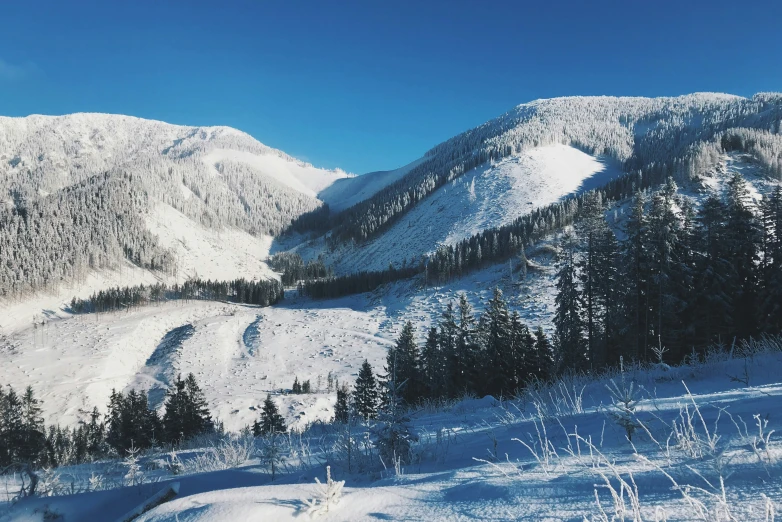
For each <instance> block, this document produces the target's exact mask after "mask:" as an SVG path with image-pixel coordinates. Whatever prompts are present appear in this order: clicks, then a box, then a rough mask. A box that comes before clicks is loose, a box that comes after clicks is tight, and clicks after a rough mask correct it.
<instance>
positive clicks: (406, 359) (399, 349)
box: [383, 321, 423, 404]
mask: <svg viewBox="0 0 782 522" xmlns="http://www.w3.org/2000/svg"><path fill="white" fill-rule="evenodd" d="M420 359H421V356H420V352H419V350H418V345H417V344H416V342H415V329H414V328H413V323H412V322H410V321H408V322H407V323H405V325H404V327H402V332H401V333H400V334H399V339H397V341H396V345H395V346H394V348H392V349H390V350H389V351H388V355H387V356H386V375H387V377H386V379H388V378H389V377H388V376H390V375H396V376H397V378H398V379H400V380H402V381H404V382H406V383H407V384H406V385H405V389H404V391H403V392H402V393H403V397H402V398H403V399H404V401H405V402H407V403H408V404H412V403H414V402H415V401H417V400H418V399H419V398H420V397H421V393H422V391H423V389H422V386H421V367H420V365H421V361H420ZM383 400H384V402H385V401H386V400H387V398H386V397H385V396H384V397H383Z"/></svg>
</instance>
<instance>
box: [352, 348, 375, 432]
mask: <svg viewBox="0 0 782 522" xmlns="http://www.w3.org/2000/svg"><path fill="white" fill-rule="evenodd" d="M377 388H378V385H377V380H376V379H375V375H374V374H373V373H372V366H371V365H370V364H369V361H367V360H366V359H365V360H364V363H363V364H362V365H361V369H360V370H359V372H358V378H357V379H356V386H355V387H354V390H353V405H354V408H355V410H356V413H357V414H358V415H359V416H360V417H361V418H362V419H364V420H371V419H374V418H375V417H376V416H377V405H378V390H377Z"/></svg>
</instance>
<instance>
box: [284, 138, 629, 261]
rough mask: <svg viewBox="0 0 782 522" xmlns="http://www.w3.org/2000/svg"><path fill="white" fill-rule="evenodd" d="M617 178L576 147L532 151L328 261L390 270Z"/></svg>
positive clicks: (438, 195) (312, 248)
mask: <svg viewBox="0 0 782 522" xmlns="http://www.w3.org/2000/svg"><path fill="white" fill-rule="evenodd" d="M619 175H621V170H620V169H619V168H618V167H617V166H616V165H615V164H614V163H612V162H610V161H608V160H606V159H604V158H600V157H597V158H596V157H593V156H590V155H589V154H586V153H584V152H581V151H580V150H578V149H576V148H573V147H569V146H565V145H549V146H545V147H538V148H535V149H531V150H528V151H526V152H524V153H522V154H520V155H518V156H514V157H509V158H505V159H503V160H502V161H499V162H497V163H495V164H485V165H482V166H480V167H478V168H475V169H473V170H472V171H470V172H468V173H466V174H465V175H463V176H461V177H459V178H458V179H456V180H454V181H453V182H452V183H450V184H448V185H446V186H443V187H441V188H439V189H438V190H437V191H436V192H435V193H434V194H432V195H431V196H430V197H428V198H427V199H425V200H424V201H422V202H421V203H420V204H419V205H418V206H416V207H415V208H413V209H412V210H411V211H410V212H408V213H406V214H405V215H404V216H402V218H401V219H400V220H399V221H397V222H396V223H395V224H394V225H393V226H392V227H391V228H390V229H389V230H387V231H386V232H384V233H383V234H382V235H381V236H379V237H377V238H376V239H373V240H372V241H369V242H367V243H366V244H363V245H360V246H352V245H349V246H344V247H340V248H338V249H336V251H333V252H328V253H327V255H326V259H327V262H328V263H331V264H333V265H334V268H335V270H336V271H337V273H350V272H355V271H358V270H384V269H386V268H388V264H389V263H398V264H401V263H402V262H403V261H404V260H408V261H409V260H410V258H411V257H413V256H420V255H422V254H426V253H429V252H432V251H434V250H435V249H436V248H437V246H438V245H440V244H453V243H456V242H458V241H461V240H462V239H464V238H466V237H470V236H471V235H473V234H476V233H479V232H481V231H483V230H484V229H486V228H491V227H496V226H501V225H505V224H508V223H510V222H512V221H513V220H514V219H516V218H517V217H519V216H523V215H524V214H527V213H529V212H530V211H532V210H534V209H536V208H538V207H542V206H545V205H548V204H550V203H553V202H556V201H558V200H559V199H560V198H562V197H564V196H566V195H568V194H572V193H574V192H577V191H581V190H588V189H590V188H594V187H598V186H600V185H603V184H605V183H606V182H607V181H609V180H610V179H612V178H614V177H617V176H619ZM322 250H323V244H322V242H320V241H314V242H313V243H311V244H309V245H304V246H302V247H301V248H299V251H300V253H301V254H302V257H317V255H318V254H319V253H320V252H321V251H322Z"/></svg>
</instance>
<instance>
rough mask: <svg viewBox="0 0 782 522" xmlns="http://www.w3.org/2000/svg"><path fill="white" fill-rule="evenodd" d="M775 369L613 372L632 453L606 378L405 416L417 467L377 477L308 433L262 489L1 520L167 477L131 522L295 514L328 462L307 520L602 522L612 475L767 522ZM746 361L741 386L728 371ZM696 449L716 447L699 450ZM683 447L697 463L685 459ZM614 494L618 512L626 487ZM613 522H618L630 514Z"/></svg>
mask: <svg viewBox="0 0 782 522" xmlns="http://www.w3.org/2000/svg"><path fill="white" fill-rule="evenodd" d="M780 364H782V353H780V352H779V351H778V348H776V349H773V348H772V349H767V350H760V351H757V352H755V353H754V354H753V355H751V356H750V357H749V358H748V359H746V360H745V359H743V358H732V357H730V356H729V355H728V354H725V353H723V354H717V353H715V354H713V355H712V356H711V357H710V358H708V359H707V360H705V361H703V362H701V363H698V364H695V365H692V366H684V367H674V368H670V369H669V370H667V371H661V370H659V369H655V368H653V367H652V368H649V369H641V368H628V369H627V371H626V373H625V375H624V378H625V379H626V380H628V381H631V380H632V381H633V382H634V384H635V385H636V387H637V389H639V390H641V391H640V392H639V394H638V398H639V408H638V412H639V413H638V418H639V419H641V420H643V422H644V423H645V425H646V427H647V429H648V430H649V431H648V433H649V434H650V435H651V436H653V437H654V438H655V439H654V440H653V439H652V438H651V437H650V436H648V435H646V432H645V431H643V430H641V431H639V432H638V433H637V434H636V435H635V436H634V437H633V441H632V444H631V443H630V442H628V440H627V439H626V438H625V433H624V430H623V429H622V428H621V427H620V426H618V425H617V424H616V423H615V422H614V421H613V419H612V417H611V416H610V414H609V411H608V409H609V408H610V397H609V394H608V392H607V389H606V384H607V383H609V382H610V380H614V381H615V382H619V381H620V379H621V376H620V375H618V374H616V373H613V374H608V375H603V376H599V377H597V378H587V377H570V378H568V379H566V380H563V381H561V382H560V383H558V384H555V385H554V386H552V387H550V388H547V389H542V390H540V392H541V393H539V394H537V395H536V394H529V395H526V396H525V397H523V398H521V399H517V400H513V401H508V400H507V399H505V400H500V399H494V398H491V397H485V398H482V399H468V400H463V401H459V402H456V403H453V404H450V405H446V406H444V407H441V408H437V409H433V410H432V409H424V410H421V411H418V412H416V413H414V414H413V416H412V423H413V427H414V429H415V430H416V432H417V433H418V434H419V442H418V443H417V444H416V445H415V446H414V448H415V451H416V452H417V454H418V455H420V459H419V460H416V461H415V462H414V463H412V464H409V465H407V466H404V467H403V468H402V470H401V471H402V473H401V474H399V475H397V474H395V473H394V472H393V471H391V470H388V471H383V470H382V467H381V468H380V471H379V472H376V473H369V474H358V473H349V472H348V471H347V470H346V469H345V467H344V466H342V465H340V463H339V462H338V461H336V460H333V456H330V455H331V454H330V453H328V442H326V441H327V437H322V436H321V435H320V434H319V433H318V432H317V431H316V432H313V433H312V434H310V435H305V437H307V438H306V440H305V441H304V443H303V444H305V445H306V446H302V448H304V447H307V448H308V450H309V451H311V452H312V455H311V457H310V458H312V459H314V463H312V464H307V463H305V462H303V461H301V462H300V461H299V460H297V459H296V458H295V457H294V456H291V462H290V463H289V464H290V465H289V467H288V468H286V469H287V471H283V472H282V474H281V476H278V477H277V479H276V480H275V481H274V482H271V477H270V475H269V473H268V472H267V471H266V470H265V469H264V468H263V467H262V466H261V464H260V462H259V461H258V460H257V459H254V458H251V459H250V460H248V461H247V462H246V463H245V464H244V465H242V466H240V467H238V468H235V469H227V470H221V471H212V472H207V473H199V474H187V473H185V474H184V475H179V476H174V477H172V476H171V475H168V474H167V472H166V471H165V470H148V471H146V474H147V477H148V478H147V483H145V484H144V485H142V486H134V487H121V488H118V489H111V490H107V491H99V492H96V493H79V494H76V495H64V496H55V497H43V498H34V499H26V500H23V501H22V502H20V503H18V504H16V505H15V506H14V507H13V508H12V509H11V510H10V511H9V512H8V513H7V514H6V516H5V518H3V516H2V515H0V520H3V522H5V521H6V520H8V521H12V520H13V521H20V520H25V521H28V520H29V521H36V522H38V521H41V520H42V508H43V507H44V506H47V507H48V509H49V510H50V511H52V512H56V513H60V514H61V515H64V516H65V519H66V520H94V521H96V522H98V521H103V520H106V521H111V520H115V519H116V518H117V517H118V516H119V515H121V514H122V513H124V512H126V511H128V510H129V509H131V508H132V507H133V506H135V505H137V504H139V503H141V502H143V501H144V500H145V499H146V498H149V497H151V496H153V495H154V494H155V493H157V492H158V491H160V490H162V489H163V488H166V487H168V485H169V484H170V483H171V482H178V483H179V484H180V492H179V495H178V496H177V497H176V498H174V499H173V500H170V501H168V502H166V503H164V504H162V505H160V506H158V507H156V508H154V509H152V510H151V511H149V512H147V513H145V514H143V515H142V516H141V517H139V518H138V519H137V520H139V522H176V521H177V520H179V521H183V520H188V521H191V522H193V521H199V522H207V521H209V522H212V521H224V520H255V519H259V520H260V519H263V520H280V521H285V520H300V519H301V518H302V516H303V515H304V513H305V512H306V505H305V503H304V501H303V500H304V499H308V498H312V496H313V495H314V493H315V484H314V478H315V477H319V478H320V479H321V481H322V480H323V479H324V477H325V469H324V468H325V465H326V464H327V463H330V465H331V472H332V475H333V476H334V479H335V480H345V481H346V486H345V488H344V490H343V495H342V498H341V500H340V502H339V503H338V504H336V505H334V506H332V507H331V508H330V510H329V512H328V513H326V514H324V515H323V516H322V517H319V519H320V520H324V521H328V520H368V521H369V520H400V521H401V520H432V521H451V520H536V521H538V520H540V521H563V520H567V521H582V520H584V519H585V517H586V519H587V520H603V519H601V518H599V508H598V506H597V504H596V501H595V495H596V494H597V495H598V496H599V498H600V501H601V504H602V506H603V507H604V508H605V509H606V511H607V512H608V513H609V516H611V515H612V514H613V513H614V511H613V509H612V501H611V496H610V494H609V492H608V491H607V490H606V487H605V486H606V482H604V479H603V478H602V476H601V474H603V476H605V477H606V478H608V479H609V482H608V484H611V486H612V487H614V488H616V489H617V491H618V490H619V484H618V480H619V477H621V479H623V480H625V481H626V482H627V483H628V484H634V485H635V487H637V492H638V502H639V504H638V505H639V508H640V511H641V514H642V517H643V520H663V519H665V520H668V521H671V522H674V521H677V522H680V521H681V522H683V521H690V520H715V521H716V520H728V519H727V518H720V516H718V514H717V510H719V509H721V510H722V511H723V512H724V511H725V510H727V511H729V512H730V513H731V515H732V516H733V517H735V519H736V520H747V521H755V520H758V521H762V520H771V518H766V517H765V516H764V514H765V513H766V512H767V511H766V510H767V509H768V506H769V505H770V506H772V508H773V509H775V510H776V511H777V512H778V511H779V509H780V503H782V473H780V472H781V471H782V461H781V460H780V458H781V457H782V446H780V445H779V441H778V437H776V436H775V435H774V434H772V436H771V438H770V439H768V440H769V444H768V445H760V446H758V440H759V439H758V437H759V436H760V434H759V432H758V428H757V427H756V425H755V419H754V418H753V416H755V415H757V416H758V419H760V420H761V422H762V419H770V422H769V425H768V426H767V427H766V428H765V430H766V432H768V430H772V429H776V428H778V427H779V425H778V418H779V416H780V415H781V414H782V384H780V382H779V377H778V372H777V371H776V368H778V367H779V365H780ZM745 365H746V367H747V368H748V372H749V374H750V375H751V380H752V386H743V385H740V384H737V383H736V382H733V381H731V380H730V379H729V378H728V377H727V375H730V374H734V373H737V372H740V371H743V368H744V367H745ZM683 381H684V382H683ZM563 389H567V390H573V391H574V392H575V393H576V394H577V395H580V397H581V398H582V400H583V403H582V404H579V405H573V404H571V405H570V406H568V405H566V404H564V402H563V400H562V399H563V397H564V396H563ZM536 397H537V398H536ZM536 406H537V407H543V408H548V410H546V411H547V414H546V416H545V417H543V418H541V417H539V416H538V415H536V414H535V412H536V411H538V410H537V409H536ZM685 407H686V409H685ZM689 414H692V415H694V417H693V419H692V429H693V431H692V433H691V434H690V435H688V437H689V438H687V439H676V438H675V437H673V436H672V431H671V426H672V423H673V421H674V420H676V421H677V422H679V421H680V420H682V415H685V416H686V415H689ZM701 416H702V420H701ZM685 420H686V417H685ZM745 424H746V427H745ZM685 425H686V424H685ZM685 425H682V426H685ZM544 427H545V431H543V429H544ZM356 429H357V430H361V429H363V428H362V427H360V426H359V427H357V428H356ZM669 435H670V437H669V438H668V439H667V441H666V437H668V436H669ZM539 437H540V440H539ZM655 440H657V441H658V442H659V443H660V444H658V443H656V442H655ZM710 440H711V441H716V442H715V444H716V446H715V450H713V451H712V450H710V449H709V444H710V442H709V441H710ZM519 441H523V442H524V443H525V444H527V445H528V446H529V448H527V447H525V445H524V444H522V443H521V442H519ZM686 443H693V444H695V445H696V446H695V449H697V451H698V452H701V451H702V452H704V454H703V455H701V456H697V455H693V454H691V453H690V451H689V450H688V446H687V445H686ZM542 444H547V445H548V444H550V448H552V449H553V452H552V453H551V455H549V458H547V459H545V458H543V457H542V456H541V453H540V448H541V445H542ZM590 444H591V445H592V446H591V447H590ZM753 445H754V447H755V448H758V450H759V451H756V450H753ZM297 447H298V446H297ZM533 452H535V453H538V455H539V457H540V458H536V457H535V455H534V454H533ZM150 458H154V457H150ZM180 458H181V459H183V460H185V462H186V461H187V459H188V458H192V452H190V451H182V452H180ZM101 466H105V465H103V464H101V463H97V464H87V465H83V466H73V467H70V468H68V469H65V470H63V473H65V475H64V476H66V477H74V478H76V477H83V476H89V474H90V473H93V472H98V473H101V472H103V473H105V474H106V476H107V477H108V476H111V473H112V471H111V470H110V469H109V468H106V467H103V468H102V467H101ZM101 470H103V471H101ZM661 470H662V471H661ZM663 471H664V472H665V473H668V474H669V475H670V476H671V478H672V479H674V480H676V481H677V483H678V484H680V485H690V486H695V487H697V488H703V489H702V490H690V493H689V494H691V495H692V496H693V498H695V499H698V501H699V502H702V503H703V506H704V509H705V510H708V513H706V514H705V515H704V516H703V517H697V516H696V509H694V508H693V504H691V503H689V502H687V501H686V500H685V499H684V498H683V493H682V490H681V489H678V488H676V487H672V483H671V481H670V479H668V478H667V477H666V476H665V475H664V474H663ZM114 473H116V472H114ZM720 477H722V480H724V484H725V493H724V497H722V495H723V494H722V492H721V490H720V485H719V484H720V482H719V481H720ZM631 487H632V486H631ZM763 495H765V496H766V497H767V499H766V497H764V496H763ZM623 498H624V500H625V501H626V503H627V504H628V506H627V507H628V508H629V509H631V507H630V505H629V504H630V501H629V499H628V496H627V491H625V492H624V493H623ZM721 498H724V502H725V503H724V505H722V507H720V505H719V502H720V501H721ZM769 503H770V504H769ZM663 511H664V514H665V518H661V515H662V513H663ZM593 517H594V518H593ZM655 517H657V518H655ZM616 520H622V519H621V518H618V519H616ZM625 520H633V519H632V514H631V513H630V514H628V516H627V518H625Z"/></svg>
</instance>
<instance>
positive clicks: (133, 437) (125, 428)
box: [106, 390, 165, 455]
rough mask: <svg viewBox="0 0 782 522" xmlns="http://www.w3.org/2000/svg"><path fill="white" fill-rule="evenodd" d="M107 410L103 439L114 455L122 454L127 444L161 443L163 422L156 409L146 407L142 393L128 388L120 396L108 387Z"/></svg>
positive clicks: (140, 447)
mask: <svg viewBox="0 0 782 522" xmlns="http://www.w3.org/2000/svg"><path fill="white" fill-rule="evenodd" d="M108 409H109V412H108V414H107V415H106V419H107V425H108V433H107V435H106V440H107V442H108V444H109V445H110V446H111V447H112V448H113V449H114V450H115V451H116V452H117V454H119V455H125V454H126V453H127V450H129V449H130V448H131V447H133V448H136V449H147V448H151V447H152V446H153V444H155V443H158V442H163V439H164V436H165V435H164V431H163V425H162V423H161V421H160V418H159V417H158V414H157V412H156V411H155V410H151V409H150V408H149V405H148V401H147V394H146V392H144V391H141V392H137V391H136V390H130V391H129V392H128V394H127V395H123V394H122V393H121V392H117V391H115V390H112V391H111V397H110V398H109V408H108Z"/></svg>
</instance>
